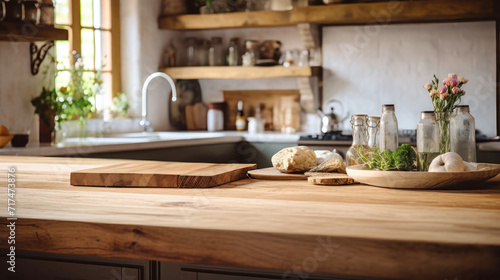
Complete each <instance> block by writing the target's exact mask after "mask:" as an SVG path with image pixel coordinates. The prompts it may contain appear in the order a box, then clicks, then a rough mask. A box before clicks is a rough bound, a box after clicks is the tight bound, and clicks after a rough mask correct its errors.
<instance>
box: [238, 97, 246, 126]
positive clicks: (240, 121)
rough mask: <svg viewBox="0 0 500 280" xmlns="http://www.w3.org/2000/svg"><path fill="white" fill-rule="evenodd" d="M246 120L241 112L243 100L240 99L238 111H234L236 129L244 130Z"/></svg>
mask: <svg viewBox="0 0 500 280" xmlns="http://www.w3.org/2000/svg"><path fill="white" fill-rule="evenodd" d="M246 122H247V120H246V118H245V114H244V113H243V101H241V100H240V101H238V112H237V113H236V130H239V131H242V130H245V126H246Z"/></svg>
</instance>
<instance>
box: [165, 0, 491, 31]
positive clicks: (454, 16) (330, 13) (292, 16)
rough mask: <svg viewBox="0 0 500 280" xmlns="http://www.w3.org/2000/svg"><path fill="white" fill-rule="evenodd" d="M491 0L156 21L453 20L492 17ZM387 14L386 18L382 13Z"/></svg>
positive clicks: (221, 24) (214, 24) (209, 25)
mask: <svg viewBox="0 0 500 280" xmlns="http://www.w3.org/2000/svg"><path fill="white" fill-rule="evenodd" d="M494 6H495V5H494V0H474V1H471V0H434V1H432V0H422V1H391V2H389V1H384V2H373V3H356V4H333V5H319V6H309V7H298V8H295V9H293V10H291V11H259V12H237V13H225V14H209V15H179V16H168V17H162V18H160V19H159V20H158V25H159V27H160V28H161V29H171V30H193V29H220V28H247V27H270V26H293V25H296V24H298V23H314V24H322V25H352V24H373V23H377V22H378V23H383V24H388V23H389V24H391V23H415V22H451V21H453V22H455V21H473V20H490V19H495V17H496V15H495V7H494ZM385 15H389V17H387V16H385Z"/></svg>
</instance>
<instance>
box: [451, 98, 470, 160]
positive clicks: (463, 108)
mask: <svg viewBox="0 0 500 280" xmlns="http://www.w3.org/2000/svg"><path fill="white" fill-rule="evenodd" d="M455 112H456V114H455V115H454V116H453V117H452V118H451V120H450V146H451V147H450V149H451V151H452V152H455V153H457V154H459V155H460V156H461V157H462V159H463V160H464V161H468V162H476V124H475V120H474V117H473V116H472V115H471V114H470V109H469V105H460V106H457V107H456V109H455Z"/></svg>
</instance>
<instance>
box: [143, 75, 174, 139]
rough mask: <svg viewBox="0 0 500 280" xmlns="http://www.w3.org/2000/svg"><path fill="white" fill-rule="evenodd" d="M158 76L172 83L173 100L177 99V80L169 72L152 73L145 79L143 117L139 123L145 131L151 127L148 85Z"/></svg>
mask: <svg viewBox="0 0 500 280" xmlns="http://www.w3.org/2000/svg"><path fill="white" fill-rule="evenodd" d="M156 77H162V78H164V79H165V80H167V82H168V83H169V84H170V87H171V88H172V101H174V102H175V101H176V100H177V89H176V88H175V82H174V80H173V79H172V78H171V77H170V76H169V75H167V74H165V73H162V72H156V73H153V74H151V75H149V77H148V78H147V79H146V81H144V85H143V86H142V118H141V121H140V122H139V124H140V125H141V126H142V128H144V131H150V128H149V125H150V123H149V121H148V87H149V83H151V81H152V80H154V78H156Z"/></svg>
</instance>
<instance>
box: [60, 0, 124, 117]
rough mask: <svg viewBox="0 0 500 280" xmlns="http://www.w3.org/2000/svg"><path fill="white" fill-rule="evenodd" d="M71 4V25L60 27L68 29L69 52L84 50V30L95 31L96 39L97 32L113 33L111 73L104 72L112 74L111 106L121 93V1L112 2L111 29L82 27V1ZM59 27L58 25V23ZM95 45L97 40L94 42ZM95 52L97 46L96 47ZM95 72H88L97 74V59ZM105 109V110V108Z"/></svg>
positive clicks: (111, 0)
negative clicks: (112, 101)
mask: <svg viewBox="0 0 500 280" xmlns="http://www.w3.org/2000/svg"><path fill="white" fill-rule="evenodd" d="M68 4H69V12H70V15H69V18H70V23H68V24H59V25H58V26H60V27H63V28H66V29H68V33H69V38H68V43H69V51H70V52H71V51H73V50H74V51H76V52H77V53H79V54H81V53H82V52H81V50H82V48H81V47H82V45H81V44H82V41H81V36H82V35H81V32H82V29H90V30H93V34H94V38H95V31H96V30H103V31H109V32H110V33H111V54H112V55H111V59H110V60H111V71H109V70H103V71H102V72H103V73H111V93H110V94H109V95H108V98H109V99H110V100H108V101H109V104H111V99H113V97H115V96H117V95H118V94H119V93H120V92H121V62H120V60H121V55H120V0H110V5H111V7H110V12H111V27H110V28H95V27H94V26H92V27H86V26H82V24H81V16H80V12H81V11H80V0H68ZM56 25H57V23H56ZM94 44H95V40H94ZM94 50H95V45H94ZM70 59H71V60H73V59H74V58H73V56H71V55H70ZM71 64H74V61H71ZM92 68H93V70H86V71H88V72H94V73H96V72H97V71H96V69H95V58H94V61H92ZM58 71H67V70H58ZM103 109H105V108H103Z"/></svg>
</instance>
